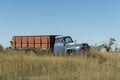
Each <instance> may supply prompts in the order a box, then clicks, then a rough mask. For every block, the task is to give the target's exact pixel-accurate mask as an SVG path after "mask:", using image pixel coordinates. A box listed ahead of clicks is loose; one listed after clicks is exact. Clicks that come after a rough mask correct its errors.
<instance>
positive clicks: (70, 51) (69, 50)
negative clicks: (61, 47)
mask: <svg viewBox="0 0 120 80" xmlns="http://www.w3.org/2000/svg"><path fill="white" fill-rule="evenodd" d="M72 52H75V50H73V49H68V50H67V53H68V54H69V53H72Z"/></svg>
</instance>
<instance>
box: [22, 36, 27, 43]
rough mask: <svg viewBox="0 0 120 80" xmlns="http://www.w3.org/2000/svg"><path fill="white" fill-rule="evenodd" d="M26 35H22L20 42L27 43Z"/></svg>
mask: <svg viewBox="0 0 120 80" xmlns="http://www.w3.org/2000/svg"><path fill="white" fill-rule="evenodd" d="M27 42H28V41H27V36H22V44H27Z"/></svg>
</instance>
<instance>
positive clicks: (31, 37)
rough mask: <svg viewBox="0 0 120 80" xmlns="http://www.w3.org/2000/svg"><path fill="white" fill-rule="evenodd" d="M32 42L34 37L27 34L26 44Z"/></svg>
mask: <svg viewBox="0 0 120 80" xmlns="http://www.w3.org/2000/svg"><path fill="white" fill-rule="evenodd" d="M31 43H34V37H33V36H28V44H31Z"/></svg>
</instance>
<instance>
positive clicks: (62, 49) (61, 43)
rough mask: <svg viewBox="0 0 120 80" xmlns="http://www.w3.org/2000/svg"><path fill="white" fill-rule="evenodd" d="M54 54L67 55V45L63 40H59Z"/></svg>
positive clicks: (55, 45) (56, 42)
mask: <svg viewBox="0 0 120 80" xmlns="http://www.w3.org/2000/svg"><path fill="white" fill-rule="evenodd" d="M54 53H56V54H57V53H65V45H64V40H63V38H57V39H56V41H55V44H54Z"/></svg>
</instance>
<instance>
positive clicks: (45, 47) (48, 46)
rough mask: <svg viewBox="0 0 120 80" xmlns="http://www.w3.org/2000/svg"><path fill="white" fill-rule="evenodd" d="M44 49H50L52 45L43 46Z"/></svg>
mask: <svg viewBox="0 0 120 80" xmlns="http://www.w3.org/2000/svg"><path fill="white" fill-rule="evenodd" d="M42 48H43V49H50V44H42Z"/></svg>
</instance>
